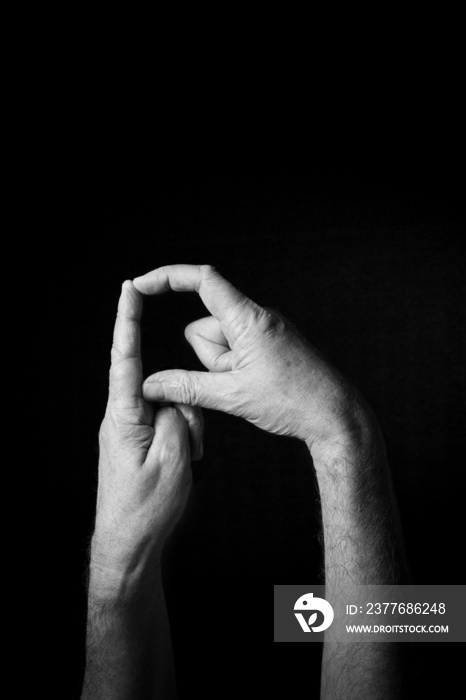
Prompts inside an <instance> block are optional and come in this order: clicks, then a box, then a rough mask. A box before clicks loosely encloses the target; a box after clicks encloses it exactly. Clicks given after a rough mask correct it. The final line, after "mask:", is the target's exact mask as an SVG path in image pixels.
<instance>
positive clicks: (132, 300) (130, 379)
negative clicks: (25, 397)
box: [91, 281, 203, 580]
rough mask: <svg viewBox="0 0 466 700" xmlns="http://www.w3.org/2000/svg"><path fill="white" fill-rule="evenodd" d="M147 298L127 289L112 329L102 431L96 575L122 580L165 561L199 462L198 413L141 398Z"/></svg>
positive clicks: (129, 285)
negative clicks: (170, 536) (142, 332)
mask: <svg viewBox="0 0 466 700" xmlns="http://www.w3.org/2000/svg"><path fill="white" fill-rule="evenodd" d="M141 311H142V296H141V294H140V293H139V292H138V291H137V290H136V289H135V287H134V286H133V284H132V282H130V281H126V282H124V284H123V287H122V291H121V296H120V301H119V305H118V315H117V319H116V323H115V330H114V337H113V347H112V363H111V369H110V387H109V398H108V404H107V410H106V413H105V417H104V420H103V422H102V426H101V429H100V435H99V444H100V460H99V486H98V494H97V514H96V523H95V532H94V536H93V541H92V556H91V569H93V570H94V572H95V571H96V570H97V571H99V572H100V573H101V574H102V573H103V574H104V576H105V577H106V580H108V578H109V577H110V579H111V578H112V577H116V578H117V579H118V578H119V577H121V575H125V574H126V573H127V572H130V571H133V570H134V569H135V568H137V567H138V566H139V564H140V562H144V561H146V560H147V558H148V557H152V556H153V555H155V558H156V559H157V558H158V557H159V556H160V553H161V550H162V547H163V544H164V542H165V540H166V538H167V536H168V534H169V533H170V531H171V529H172V528H173V526H174V524H175V523H176V521H177V520H178V519H179V517H180V515H181V513H182V511H183V509H184V507H185V505H186V501H187V498H188V494H189V490H190V487H191V481H192V477H191V466H190V461H191V460H196V459H200V458H201V457H202V438H203V419H202V413H201V411H200V409H195V408H192V407H190V406H183V405H180V404H173V405H171V406H168V407H163V408H158V409H157V408H154V407H153V405H151V404H150V403H148V402H147V401H145V400H144V398H143V396H142V363H141V355H140V317H141Z"/></svg>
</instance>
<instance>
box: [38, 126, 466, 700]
mask: <svg viewBox="0 0 466 700" xmlns="http://www.w3.org/2000/svg"><path fill="white" fill-rule="evenodd" d="M98 145H99V139H98V138H94V141H93V146H96V148H95V150H94V149H89V148H87V147H86V148H85V149H84V156H83V154H81V155H80V157H79V158H77V161H76V162H77V167H76V170H73V168H71V169H70V168H69V167H68V168H67V169H66V171H64V179H65V183H64V184H63V183H62V184H61V186H60V187H59V188H58V190H57V191H58V192H59V193H60V197H61V203H60V206H58V207H57V208H56V209H55V210H54V214H53V222H52V224H53V227H54V228H56V229H57V230H61V236H60V237H59V238H54V239H53V240H50V245H49V242H48V241H46V242H45V243H44V245H43V246H41V251H40V252H41V256H42V257H43V259H44V260H46V261H47V264H48V265H49V266H50V268H49V269H50V270H51V273H50V275H49V276H48V280H47V282H48V285H47V295H48V300H49V305H48V316H47V319H46V324H47V325H46V336H45V337H46V343H45V345H46V350H47V351H46V357H45V364H44V377H45V380H46V381H45V389H44V394H43V402H42V411H41V415H40V416H39V421H41V419H45V420H44V425H43V435H44V436H45V439H44V445H45V449H46V455H47V466H46V470H45V473H46V478H47V481H46V484H47V486H48V491H47V500H46V501H45V508H44V510H45V515H46V518H45V522H46V523H47V524H48V528H47V529H46V531H45V533H44V540H43V541H44V555H43V558H44V563H43V566H44V569H45V570H50V571H51V572H59V573H58V574H57V576H58V580H59V581H60V586H59V588H60V591H61V592H63V593H64V601H63V603H62V604H60V606H59V608H58V609H57V614H53V615H52V618H51V621H49V622H48V624H49V626H50V625H52V627H53V630H54V633H55V637H56V638H57V639H59V640H60V643H59V645H58V648H57V649H56V650H55V651H56V656H55V660H54V665H55V667H56V668H57V669H58V668H60V670H61V671H62V672H63V674H64V677H65V678H66V679H67V680H66V684H67V689H68V688H71V689H72V692H74V696H73V695H72V696H73V697H79V688H80V683H81V678H82V672H83V663H84V634H85V613H86V607H85V591H84V585H83V578H84V572H85V564H86V551H87V547H88V542H89V538H90V535H91V533H92V522H93V516H94V506H95V493H96V469H97V460H98V454H97V433H98V429H99V425H100V422H101V420H102V418H103V414H104V410H105V404H106V394H107V382H108V367H109V357H110V345H111V337H112V330H113V323H114V316H115V311H116V304H117V300H118V296H119V292H120V285H121V283H122V281H123V280H125V279H131V278H133V277H135V276H137V275H140V274H143V273H144V272H146V271H148V270H150V269H153V268H155V267H157V266H159V265H163V264H170V263H177V262H184V263H208V264H212V265H214V266H216V267H217V268H218V269H219V270H220V271H221V272H222V274H223V275H224V276H225V277H227V278H228V279H229V280H231V281H232V282H233V283H234V284H235V285H236V286H237V287H239V288H240V289H241V290H242V291H243V292H244V293H245V294H247V295H248V296H250V297H251V298H253V299H254V300H255V301H257V302H258V303H260V304H263V305H267V306H271V307H274V308H276V309H278V310H280V311H281V312H282V313H283V314H285V315H286V316H288V317H289V318H290V319H291V320H292V321H293V322H294V323H295V324H296V325H297V326H298V327H299V328H300V329H301V330H302V331H303V332H304V333H305V334H306V335H307V336H308V337H309V338H310V340H311V341H312V342H313V343H314V344H315V345H316V346H317V347H318V348H319V349H320V350H322V351H323V352H324V353H325V354H327V356H328V357H329V358H330V359H331V360H332V361H333V362H334V363H335V364H336V365H337V366H338V367H339V368H340V369H341V370H342V371H343V372H344V373H346V375H347V376H348V377H349V378H351V379H352V380H353V381H354V382H355V384H356V385H357V386H358V387H359V388H360V389H361V391H362V392H363V393H364V394H365V396H366V397H367V399H368V400H369V402H370V403H371V404H372V406H373V408H374V409H375V412H376V414H377V415H378V418H379V420H380V423H381V425H382V427H383V431H384V434H385V437H386V443H387V449H388V453H389V459H390V464H391V467H392V471H393V476H394V482H395V488H396V493H397V497H398V502H399V506H400V510H401V515H402V520H403V526H404V533H405V539H406V544H407V550H408V555H409V560H410V564H411V568H412V572H413V579H414V581H415V582H416V583H419V584H423V583H425V584H427V583H430V584H432V583H461V582H462V581H461V580H460V572H462V556H461V555H460V550H461V547H462V535H461V533H462V530H463V517H462V511H463V498H462V492H461V490H460V489H459V487H458V483H459V479H460V476H461V474H462V470H463V467H464V463H465V462H464V422H463V421H462V410H463V400H464V399H463V396H464V394H463V393H462V392H464V385H463V386H462V381H463V382H464V363H463V359H464V358H463V353H464V318H463V314H462V310H463V309H462V302H463V297H464V262H465V256H464V252H465V244H464V230H465V228H464V209H463V203H462V181H461V177H460V176H459V174H458V167H460V166H461V163H458V162H457V159H456V158H452V157H450V155H449V158H448V160H445V159H442V158H440V157H439V153H438V152H437V151H436V152H435V153H433V152H432V150H427V151H426V150H424V149H423V148H422V147H420V148H419V150H416V151H415V152H408V153H407V152H403V155H402V157H401V153H402V151H396V152H394V153H391V152H390V144H388V145H386V146H385V148H384V149H383V150H380V149H379V150H377V151H376V152H375V153H373V154H370V155H369V156H368V157H366V160H365V162H364V166H363V167H362V166H361V161H360V158H358V157H357V155H356V153H357V149H355V150H351V153H346V152H345V153H342V152H341V151H339V152H338V158H337V156H335V153H334V152H333V151H332V152H328V153H327V154H324V157H322V154H320V156H321V159H320V160H319V162H318V164H317V163H316V161H315V160H314V162H313V166H312V167H309V168H308V167H306V166H305V167H302V166H303V163H302V162H301V163H300V166H301V167H299V168H294V169H293V171H292V172H290V171H289V170H288V169H287V167H275V168H273V171H274V172H273V174H272V176H271V173H270V172H268V173H267V172H266V173H265V174H264V172H263V171H262V172H261V173H260V174H257V173H255V172H254V173H251V172H250V171H249V169H248V168H247V167H245V166H243V165H242V162H241V154H239V155H238V154H235V155H234V158H233V159H232V160H234V167H232V168H231V171H230V172H229V173H228V174H227V176H225V168H224V169H223V170H222V172H220V171H219V170H218V161H217V159H216V158H215V157H212V156H211V154H209V155H210V159H209V162H208V164H206V162H205V161H203V160H202V157H201V156H202V149H200V150H197V151H196V157H195V158H194V157H191V154H187V153H186V152H183V149H182V148H180V147H179V145H178V150H177V151H176V153H174V154H173V158H167V154H166V152H165V153H164V160H163V166H162V165H161V163H160V162H158V163H157V162H156V161H151V162H152V163H153V167H149V166H148V162H147V161H146V159H145V158H143V159H142V161H143V165H141V158H140V155H141V153H140V144H139V143H138V142H135V144H133V145H132V146H131V148H130V149H129V152H128V151H127V152H125V153H124V154H121V153H120V152H119V150H118V148H116V149H113V148H110V147H109V144H108V143H107V144H106V150H105V152H104V153H103V152H100V151H99V148H98ZM366 146H367V144H366ZM234 150H235V149H234V144H233V147H232V149H231V152H230V151H229V152H228V157H226V152H225V151H222V153H221V154H220V159H222V158H223V159H224V160H226V161H227V162H228V163H230V162H231V161H230V159H231V155H232V152H233V151H234ZM292 150H293V149H292ZM337 150H338V149H337ZM369 150H370V149H369ZM446 151H447V152H448V153H449V154H450V150H449V148H446ZM180 152H181V153H180ZM241 153H242V152H241ZM442 153H443V151H442ZM133 155H136V156H137V157H136V158H133ZM440 155H441V154H440ZM325 156H326V157H325ZM87 158H88V159H89V160H88V161H87V162H86V160H87ZM261 160H262V166H264V165H265V166H266V168H265V170H267V169H268V166H269V165H270V164H271V161H273V160H274V159H273V158H271V157H270V152H269V153H268V158H265V159H261ZM323 162H324V163H325V166H324V167H322V168H321V167H320V163H323ZM355 162H358V163H359V166H360V167H359V169H357V170H356V168H355V167H353V165H354V163H355ZM167 163H169V165H166V164H167ZM181 163H183V165H181ZM186 163H187V164H188V165H186ZM337 163H338V165H337ZM273 165H274V166H278V163H276V162H274V163H273ZM70 170H71V172H70ZM227 170H228V168H227ZM361 170H362V174H361ZM180 171H181V174H180ZM206 171H207V172H206ZM275 172H277V173H278V174H277V175H276V176H275ZM298 172H299V175H298ZM302 173H303V174H302ZM203 315H205V310H204V309H203V307H202V304H201V302H200V300H199V299H198V298H197V297H196V296H194V295H186V294H178V295H175V294H172V295H165V296H162V297H154V298H150V299H147V300H145V309H144V316H143V334H142V339H143V361H144V372H145V374H146V375H147V374H150V373H152V372H154V371H157V369H159V368H161V367H164V366H167V365H168V366H169V365H173V364H176V365H182V366H185V367H187V368H197V369H199V368H200V366H199V363H198V361H197V360H196V358H195V356H194V354H193V351H192V350H191V348H190V346H189V345H188V344H187V343H186V341H185V340H184V335H183V330H184V327H185V325H187V323H189V322H190V321H191V320H194V319H195V318H199V317H201V316H203ZM205 413H206V421H207V426H206V455H205V457H204V459H203V460H202V462H201V463H199V465H197V467H196V484H195V486H194V488H193V490H192V495H191V498H190V502H189V504H188V507H187V510H186V512H185V514H184V516H183V519H182V521H181V522H180V523H179V526H178V527H177V529H176V531H175V533H174V534H173V537H172V540H171V542H170V544H169V546H168V547H167V551H166V555H165V568H164V573H165V579H166V595H167V602H168V606H169V611H170V618H171V621H172V630H173V640H174V650H175V655H176V663H177V668H178V674H179V686H180V694H181V697H192V696H194V695H197V694H201V693H202V695H203V696H204V697H219V696H224V695H227V696H228V695H229V694H230V693H232V694H234V693H235V694H241V695H242V696H243V697H253V696H255V695H260V696H263V697H265V696H269V697H281V696H282V695H285V696H287V697H294V696H295V694H297V693H298V692H299V693H303V692H306V694H307V695H308V696H309V697H312V696H313V693H317V692H318V687H319V662H320V653H321V650H320V648H319V647H318V645H315V647H314V646H313V645H296V644H295V645H291V646H290V645H280V644H275V645H274V644H273V642H272V622H273V621H272V618H271V615H272V586H273V584H279V583H281V584H286V583H301V582H303V581H304V582H305V580H308V581H309V582H317V580H318V577H319V575H320V567H321V554H320V548H319V540H318V535H319V532H318V502H317V492H316V486H315V482H314V479H313V475H312V466H311V462H310V459H309V456H308V454H307V451H306V449H305V446H304V445H303V444H301V443H299V442H298V441H295V440H292V439H287V438H279V437H275V436H273V435H269V434H266V433H264V432H262V431H260V430H258V429H256V428H254V427H253V426H251V425H249V424H248V423H246V422H245V421H242V420H239V419H236V418H234V417H231V416H226V415H222V414H218V413H215V412H211V411H206V412H205ZM57 523H58V525H57ZM456 669H457V665H456V661H455V655H454V654H453V653H452V650H451V646H450V645H440V644H435V645H417V647H416V649H415V650H413V664H412V678H413V680H412V683H413V688H415V691H416V692H414V691H413V694H412V697H416V696H417V695H416V693H417V692H419V697H421V695H422V694H423V693H424V692H426V689H427V688H429V689H432V688H437V689H443V690H445V687H446V685H445V684H446V679H453V678H454V675H455V671H456ZM452 682H453V681H452Z"/></svg>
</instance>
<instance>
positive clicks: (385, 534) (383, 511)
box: [314, 412, 408, 700]
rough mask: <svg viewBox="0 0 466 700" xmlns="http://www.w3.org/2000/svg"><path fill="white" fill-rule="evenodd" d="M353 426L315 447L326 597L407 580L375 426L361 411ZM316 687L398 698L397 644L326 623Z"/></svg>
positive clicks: (327, 694)
mask: <svg viewBox="0 0 466 700" xmlns="http://www.w3.org/2000/svg"><path fill="white" fill-rule="evenodd" d="M357 423H358V424H357V427H356V430H354V431H352V432H351V433H348V434H347V436H345V437H343V438H342V439H341V440H340V441H338V442H337V443H334V444H332V445H331V446H327V448H326V449H323V450H320V451H317V452H316V451H315V454H314V466H315V469H316V474H317V480H318V484H319V490H320V495H321V508H322V526H323V537H324V548H325V555H324V556H325V585H326V593H327V595H328V597H329V599H331V598H332V596H333V595H336V594H337V591H339V590H340V589H342V590H344V589H345V586H346V588H347V589H348V588H349V587H350V586H354V587H358V586H365V585H383V584H400V583H407V575H408V574H407V567H406V563H405V559H404V551H403V541H402V535H401V529H400V524H399V517H398V511H397V506H396V501H395V498H394V494H393V489H392V484H391V479H390V473H389V468H388V463H387V458H386V453H385V447H384V444H383V439H382V436H381V432H380V429H379V427H378V425H377V423H376V421H375V419H374V418H373V417H372V416H371V415H370V413H367V414H366V413H365V412H362V414H361V415H360V417H359V419H358V422H357ZM325 634H326V636H325V644H324V651H323V659H322V694H321V697H322V698H323V699H324V700H329V699H330V698H332V700H333V699H334V698H340V697H341V698H345V699H347V700H351V698H358V700H363V698H366V697H367V698H371V699H372V698H383V699H384V700H386V699H388V698H390V699H391V698H399V697H400V692H401V690H400V688H401V683H402V676H403V672H402V664H403V663H404V654H403V652H404V650H403V649H402V648H401V646H400V645H396V644H393V643H392V644H390V643H388V644H387V643H385V644H382V643H368V642H364V643H351V644H350V643H338V642H334V641H333V639H332V628H331V627H330V628H329V629H328V630H327V631H326V633H325Z"/></svg>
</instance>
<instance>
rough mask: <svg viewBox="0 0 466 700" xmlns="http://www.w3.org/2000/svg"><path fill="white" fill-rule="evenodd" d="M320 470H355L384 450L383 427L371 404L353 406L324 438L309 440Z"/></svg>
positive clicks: (315, 462) (317, 469)
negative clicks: (381, 428)
mask: <svg viewBox="0 0 466 700" xmlns="http://www.w3.org/2000/svg"><path fill="white" fill-rule="evenodd" d="M306 445H307V447H308V449H309V452H310V453H311V456H312V459H313V462H314V466H315V468H316V471H317V473H318V474H319V471H322V470H325V471H326V472H327V471H329V470H338V471H339V472H341V471H345V470H352V469H354V468H355V467H358V466H362V465H363V464H364V463H366V462H367V461H368V460H369V461H371V460H370V458H371V457H373V456H374V454H376V453H377V454H380V453H381V452H383V451H384V446H383V437H382V433H381V430H380V426H379V424H378V422H377V419H376V417H375V416H374V414H373V413H372V410H371V409H370V408H369V406H368V405H363V404H357V405H354V406H353V407H352V409H351V411H347V412H345V413H344V414H343V413H342V415H341V416H340V417H339V418H338V419H337V420H335V422H334V423H333V424H332V430H331V431H329V434H327V435H326V436H325V437H324V438H311V439H308V440H306Z"/></svg>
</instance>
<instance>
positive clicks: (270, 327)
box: [257, 308, 286, 335]
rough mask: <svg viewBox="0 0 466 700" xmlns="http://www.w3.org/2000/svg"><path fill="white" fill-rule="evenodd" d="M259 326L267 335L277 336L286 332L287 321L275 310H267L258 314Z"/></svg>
mask: <svg viewBox="0 0 466 700" xmlns="http://www.w3.org/2000/svg"><path fill="white" fill-rule="evenodd" d="M257 325H258V328H259V329H260V330H261V331H262V332H263V333H264V334H265V335H276V334H279V333H282V332H283V331H284V330H285V328H286V321H285V319H284V318H283V317H282V316H281V314H279V313H278V312H277V311H275V310H274V309H270V308H265V309H261V310H260V312H259V314H258V318H257Z"/></svg>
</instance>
